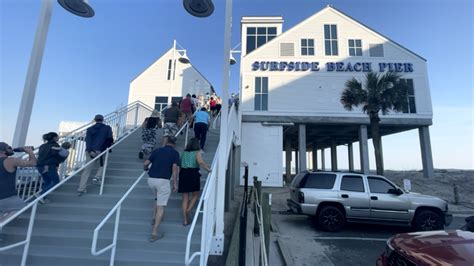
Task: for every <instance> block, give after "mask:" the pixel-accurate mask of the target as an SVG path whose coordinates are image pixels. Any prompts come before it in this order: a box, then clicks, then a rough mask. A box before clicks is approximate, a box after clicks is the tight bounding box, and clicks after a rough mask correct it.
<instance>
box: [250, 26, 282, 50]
mask: <svg viewBox="0 0 474 266" xmlns="http://www.w3.org/2000/svg"><path fill="white" fill-rule="evenodd" d="M275 37H276V27H248V28H247V54H248V53H250V52H252V51H253V50H255V49H257V48H258V47H260V46H262V45H264V44H265V43H267V42H269V41H270V40H271V39H273V38H275Z"/></svg>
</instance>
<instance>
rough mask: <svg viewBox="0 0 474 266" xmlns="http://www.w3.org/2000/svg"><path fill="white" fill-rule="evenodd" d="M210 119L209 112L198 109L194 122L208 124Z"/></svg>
mask: <svg viewBox="0 0 474 266" xmlns="http://www.w3.org/2000/svg"><path fill="white" fill-rule="evenodd" d="M208 121H209V114H208V113H207V112H204V111H198V112H196V114H195V115H194V122H195V123H205V124H207V123H208Z"/></svg>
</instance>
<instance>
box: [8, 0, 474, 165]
mask: <svg viewBox="0 0 474 266" xmlns="http://www.w3.org/2000/svg"><path fill="white" fill-rule="evenodd" d="M89 2H90V4H91V6H93V8H94V9H95V12H96V15H95V17H93V18H91V19H84V18H80V17H77V16H74V15H72V14H70V13H68V12H67V11H65V10H63V9H62V8H61V7H60V6H59V4H57V3H56V1H54V8H53V17H52V20H51V24H50V28H49V33H48V39H47V43H46V49H45V54H44V57H43V64H42V68H41V73H40V77H39V82H38V87H37V92H36V98H35V104H34V107H33V114H32V118H31V124H30V129H29V134H28V138H27V140H28V142H29V143H32V144H38V143H40V136H41V134H42V133H44V132H47V131H55V130H57V128H58V124H59V121H61V120H80V121H87V120H90V119H91V118H92V117H93V115H94V114H96V113H104V114H106V113H109V112H111V111H113V110H114V109H116V108H117V107H118V106H119V105H121V104H126V103H127V97H128V88H129V84H130V81H131V80H132V79H133V78H134V77H135V76H136V75H137V74H139V73H140V72H141V71H142V70H143V69H145V68H146V67H147V66H149V65H150V64H151V63H152V62H153V61H154V60H156V59H157V58H159V57H160V56H161V54H162V53H164V52H165V51H166V50H168V49H169V48H170V47H171V46H172V41H173V39H177V40H178V42H179V43H180V44H181V45H182V46H183V47H185V48H186V49H187V50H188V54H189V57H190V58H191V60H192V62H193V65H194V66H196V67H197V68H198V69H199V70H200V72H201V73H203V74H204V75H205V76H206V77H207V78H208V80H210V81H211V83H213V85H214V87H215V88H216V89H217V91H218V92H219V90H220V87H221V85H222V56H223V30H224V27H223V22H224V0H217V1H214V5H215V12H214V14H213V15H212V16H211V17H209V18H205V19H203V18H195V17H192V16H190V15H188V14H187V13H186V12H185V11H184V9H183V7H182V1H181V0H133V1H132V0H90V1H89ZM270 2H271V4H269V3H270ZM40 3H41V1H40V0H0V21H1V22H0V23H1V24H0V29H1V36H0V39H1V40H0V44H1V47H0V51H1V57H0V67H1V69H0V86H1V87H0V88H1V94H0V102H1V107H0V112H1V113H0V117H1V130H0V141H7V142H11V140H12V135H13V131H14V126H15V123H16V118H17V113H18V108H19V103H20V98H21V92H22V89H23V85H24V80H25V76H26V70H27V67H28V61H29V57H30V53H31V48H32V45H33V39H34V34H35V31H36V26H37V23H38V16H39V9H40ZM327 4H332V5H333V6H334V7H336V8H338V9H339V10H341V11H342V12H344V13H346V14H348V15H350V16H352V17H354V18H355V19H357V20H359V21H361V22H362V23H364V24H366V25H368V26H370V27H371V28H373V29H375V30H377V31H378V32H380V33H382V34H384V35H386V36H388V37H390V38H391V39H393V40H395V41H396V42H398V43H400V44H401V45H403V46H405V47H407V48H409V49H410V50H412V51H414V52H415V53H417V54H419V55H421V56H423V57H424V58H426V59H427V60H428V73H429V82H430V86H431V96H432V102H433V109H434V119H433V121H434V125H433V126H432V127H430V130H431V142H432V149H433V157H434V164H435V167H436V168H463V169H473V168H474V159H473V113H474V109H473V81H472V73H473V48H472V47H473V42H472V37H473V4H472V1H471V0H443V1H441V0H403V1H380V0H371V1H366V0H358V1H353V0H347V1H327V2H322V1H314V0H307V1H300V0H291V1H290V0H271V1H270V0H266V1H264V0H234V10H233V20H234V23H233V27H232V35H233V37H232V44H233V45H235V44H237V43H239V40H240V18H241V17H242V16H256V15H258V16H264V15H281V16H283V17H284V19H285V23H284V28H283V29H284V31H285V30H287V29H289V28H291V27H292V26H294V25H295V24H297V23H298V22H300V21H302V20H304V19H305V18H307V17H308V16H310V15H312V14H314V13H315V12H317V11H319V10H320V9H322V8H324V7H325V6H326V5H327ZM238 69H239V67H238V65H234V66H233V67H232V69H231V71H232V77H231V91H237V90H238ZM372 157H373V156H372ZM384 160H385V164H386V168H388V169H420V168H421V158H420V151H419V142H418V133H417V131H410V132H406V133H401V134H397V135H395V136H389V137H386V138H384ZM373 165H374V163H372V164H371V166H373ZM342 166H343V165H342Z"/></svg>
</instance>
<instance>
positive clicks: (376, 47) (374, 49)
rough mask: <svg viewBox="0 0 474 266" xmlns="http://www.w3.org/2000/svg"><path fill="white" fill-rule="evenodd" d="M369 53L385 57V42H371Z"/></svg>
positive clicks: (373, 55)
mask: <svg viewBox="0 0 474 266" xmlns="http://www.w3.org/2000/svg"><path fill="white" fill-rule="evenodd" d="M369 54H370V56H372V57H383V44H373V43H371V44H369Z"/></svg>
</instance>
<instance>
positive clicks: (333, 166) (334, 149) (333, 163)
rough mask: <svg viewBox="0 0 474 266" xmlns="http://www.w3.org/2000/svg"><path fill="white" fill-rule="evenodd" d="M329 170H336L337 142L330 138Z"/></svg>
mask: <svg viewBox="0 0 474 266" xmlns="http://www.w3.org/2000/svg"><path fill="white" fill-rule="evenodd" d="M331 171H337V143H336V140H335V139H332V140H331Z"/></svg>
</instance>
